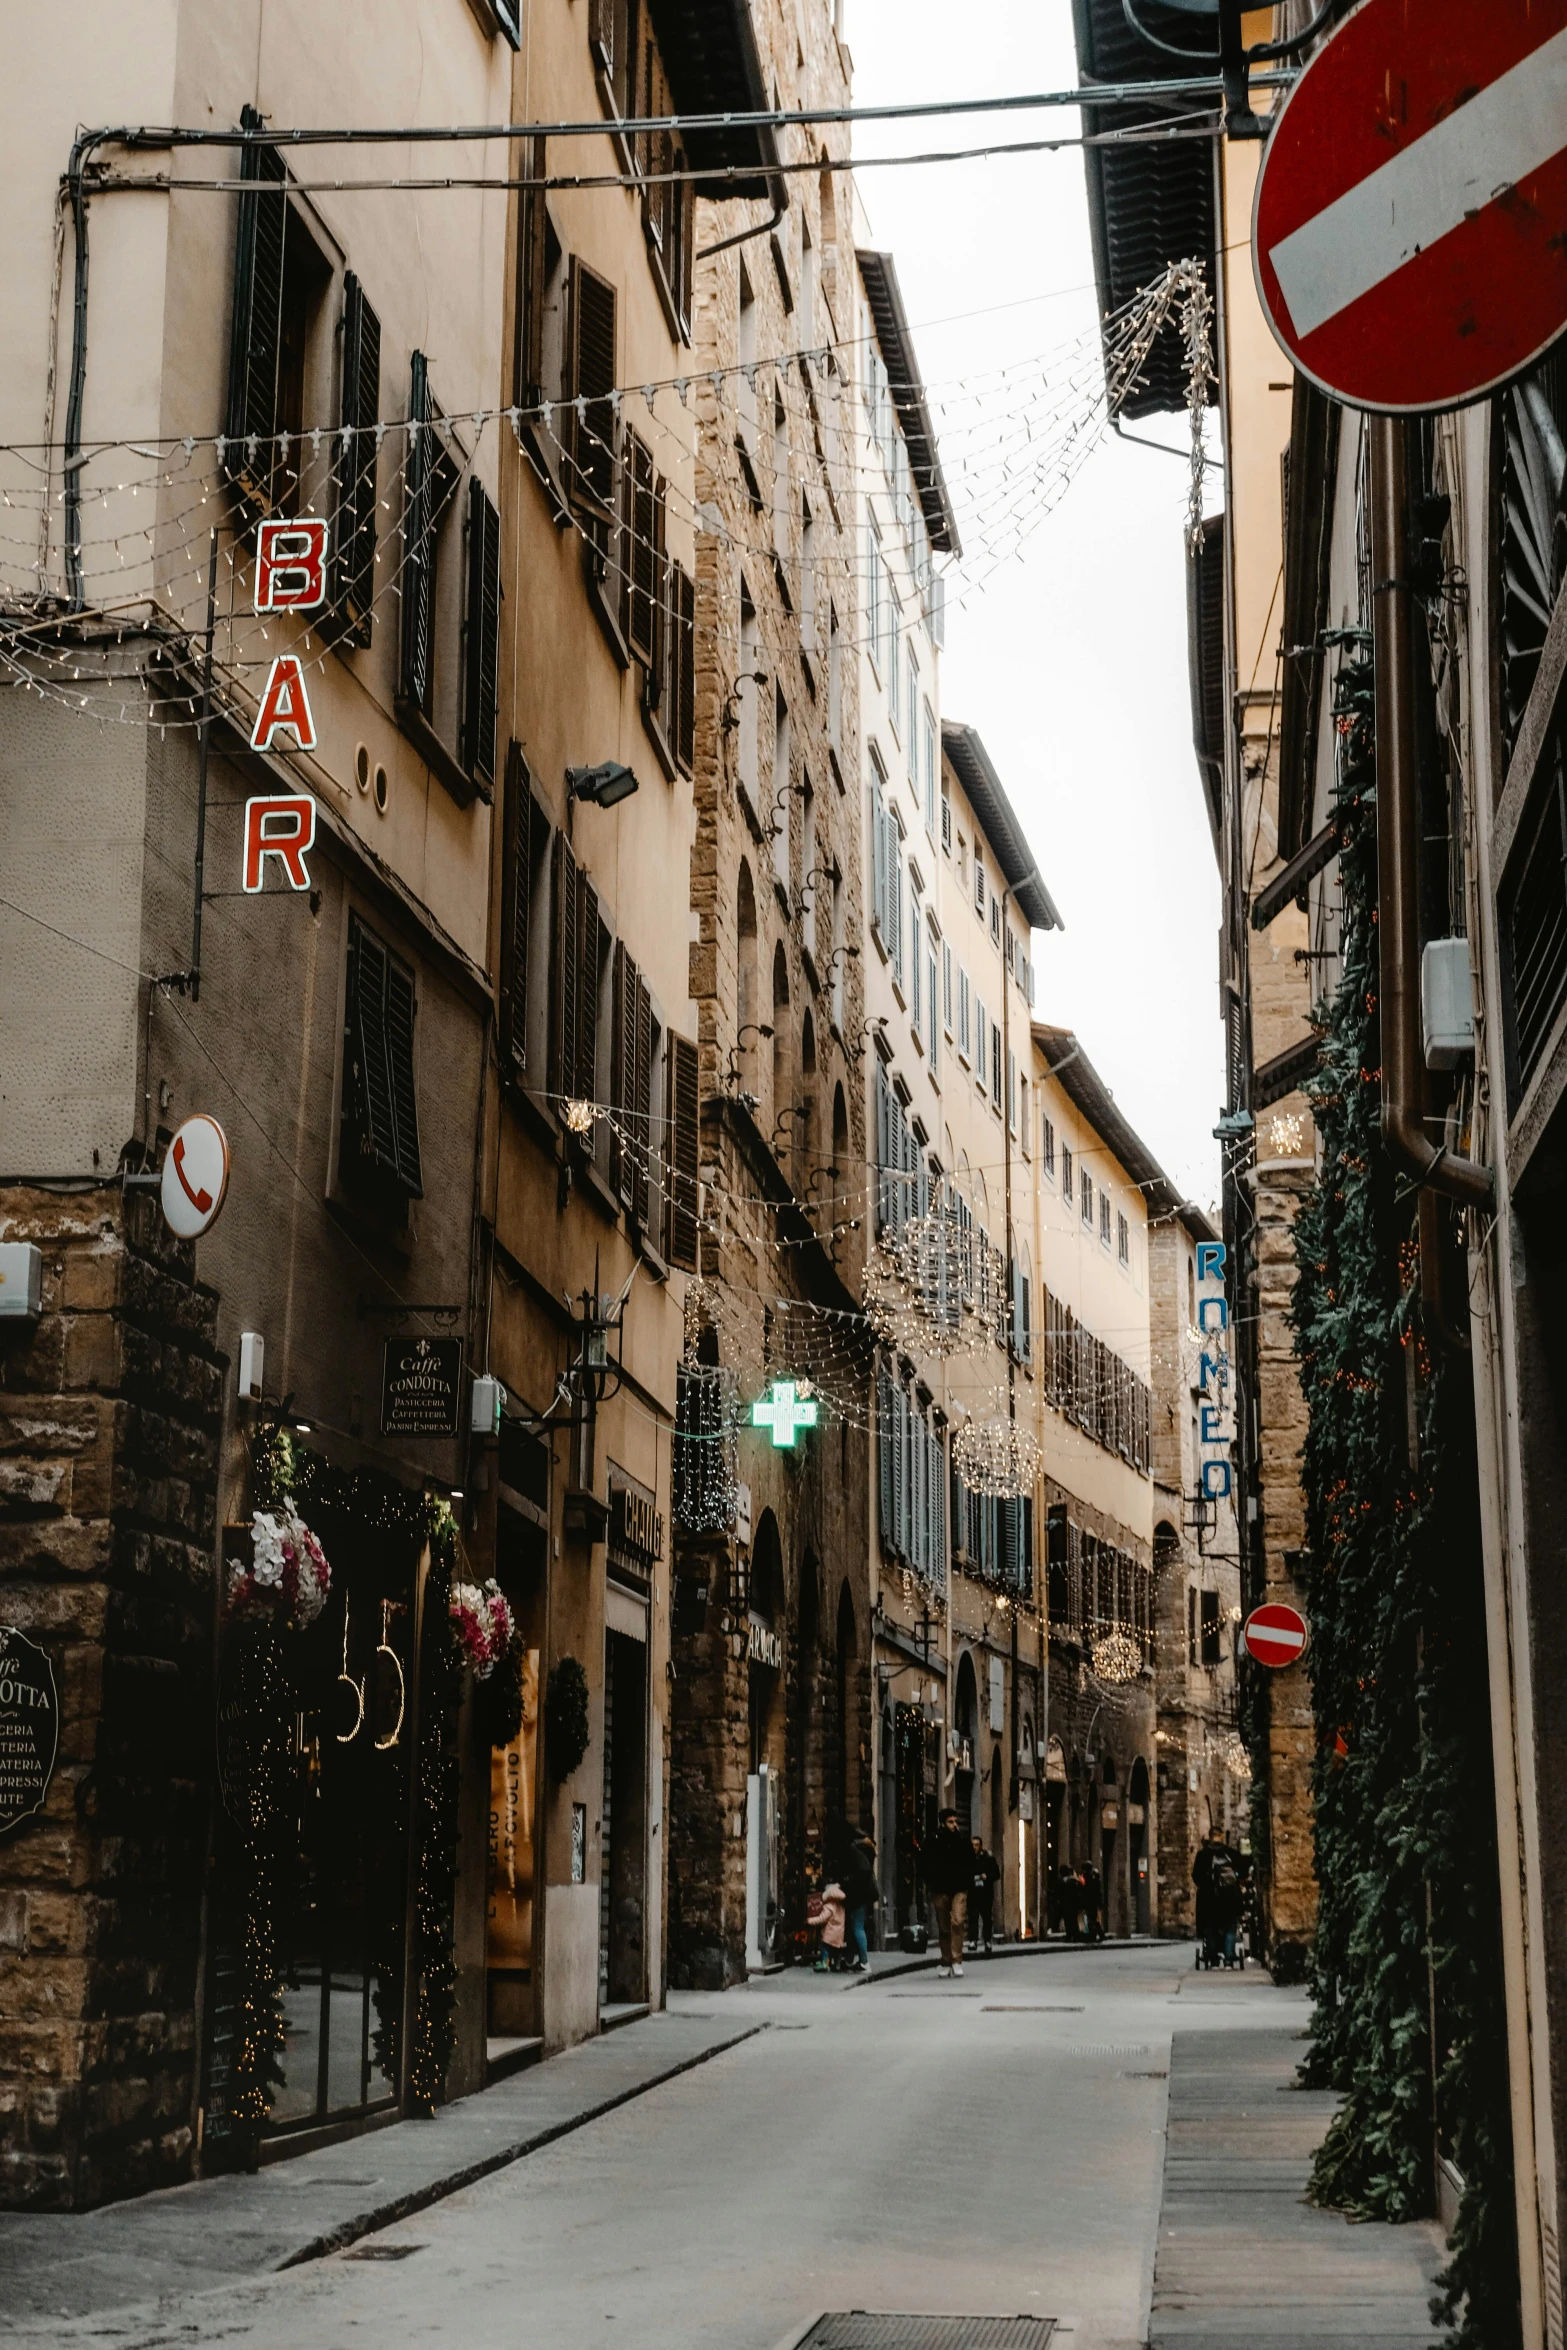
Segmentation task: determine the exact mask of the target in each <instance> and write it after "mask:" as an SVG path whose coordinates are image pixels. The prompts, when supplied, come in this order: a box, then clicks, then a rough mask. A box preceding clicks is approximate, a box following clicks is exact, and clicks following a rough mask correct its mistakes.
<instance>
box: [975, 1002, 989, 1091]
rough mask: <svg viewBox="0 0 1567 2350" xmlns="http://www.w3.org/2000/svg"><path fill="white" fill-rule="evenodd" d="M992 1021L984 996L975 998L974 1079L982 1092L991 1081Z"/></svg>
mask: <svg viewBox="0 0 1567 2350" xmlns="http://www.w3.org/2000/svg"><path fill="white" fill-rule="evenodd" d="M989 1028H990V1023H989V1020H988V1018H987V1016H986V1012H985V1003H984V998H983V997H982V996H977V995H976V997H975V998H974V1081H975V1083H976V1084H977V1085H978V1086H979V1088H980V1090H981V1092H983V1091H984V1089H985V1088H986V1086H988V1084H989V1082H990V1058H989V1053H990V1045H989Z"/></svg>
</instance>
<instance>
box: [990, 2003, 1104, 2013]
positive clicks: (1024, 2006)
mask: <svg viewBox="0 0 1567 2350" xmlns="http://www.w3.org/2000/svg"><path fill="white" fill-rule="evenodd" d="M979 2012H980V2014H981V2015H1082V2014H1083V2013H1084V2010H1083V2009H1082V2008H1080V2007H1047V2006H1045V2005H1044V2004H1043V2002H1041V2001H1038V2000H1018V2001H1017V2002H1016V2003H1015V2004H1013V2005H1010V2006H1006V2007H1002V2006H996V2007H982V2008H981V2009H980V2011H979Z"/></svg>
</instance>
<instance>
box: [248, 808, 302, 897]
mask: <svg viewBox="0 0 1567 2350" xmlns="http://www.w3.org/2000/svg"><path fill="white" fill-rule="evenodd" d="M315 845H316V804H315V801H314V800H313V799H312V798H311V797H310V794H309V793H308V792H264V793H262V794H260V795H259V796H258V797H257V798H255V799H253V800H247V801H246V802H245V855H244V862H243V864H242V866H241V869H240V887H241V888H242V889H243V890H244V892H245V894H246V896H247V897H254V896H255V895H256V894H257V892H258V891H259V890H262V889H264V888H265V887H266V880H267V859H268V857H276V859H277V861H278V863H279V864H280V865H281V866H282V868H283V879H284V880H285V881H286V882H287V883H288V886H289V888H290V889H308V888H309V887H310V869H309V867H308V866H307V865H306V863H305V858H306V856H307V855H308V854H309V852H310V850H311V849H313V848H314V847H315Z"/></svg>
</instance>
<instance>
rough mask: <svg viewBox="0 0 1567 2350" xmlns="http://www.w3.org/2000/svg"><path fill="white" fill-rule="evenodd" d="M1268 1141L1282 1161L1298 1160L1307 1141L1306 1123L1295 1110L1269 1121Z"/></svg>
mask: <svg viewBox="0 0 1567 2350" xmlns="http://www.w3.org/2000/svg"><path fill="white" fill-rule="evenodd" d="M1268 1140H1269V1142H1270V1143H1271V1144H1272V1146H1273V1148H1274V1150H1275V1151H1276V1152H1277V1153H1278V1155H1279V1157H1280V1158H1281V1159H1298V1158H1299V1157H1300V1153H1301V1148H1302V1145H1303V1144H1304V1142H1305V1140H1306V1127H1305V1121H1304V1120H1303V1119H1301V1118H1298V1117H1297V1116H1296V1115H1295V1113H1294V1111H1293V1110H1288V1111H1285V1112H1283V1113H1282V1114H1281V1115H1280V1116H1279V1117H1277V1118H1271V1119H1270V1120H1269V1121H1268Z"/></svg>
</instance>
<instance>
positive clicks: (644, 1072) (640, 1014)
mask: <svg viewBox="0 0 1567 2350" xmlns="http://www.w3.org/2000/svg"><path fill="white" fill-rule="evenodd" d="M632 1096H633V1101H634V1104H635V1117H634V1120H633V1123H632V1129H631V1131H632V1134H633V1136H634V1137H635V1140H636V1144H637V1150H636V1163H635V1176H636V1181H635V1185H634V1188H633V1193H632V1201H631V1212H632V1214H633V1215H634V1216H635V1217H636V1220H637V1222H638V1223H639V1224H640V1225H641V1226H642V1227H643V1229H644V1230H645V1229H646V1227H647V1220H648V1205H649V1200H650V1197H651V1192H650V1186H649V1180H648V1171H649V1167H650V1164H651V1161H652V1156H653V999H652V997H651V996H650V995H649V993H648V987H647V981H646V980H645V979H643V978H642V977H641V976H640V974H639V975H638V978H637V1001H636V1061H635V1074H634V1078H633V1083H632Z"/></svg>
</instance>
